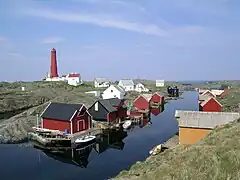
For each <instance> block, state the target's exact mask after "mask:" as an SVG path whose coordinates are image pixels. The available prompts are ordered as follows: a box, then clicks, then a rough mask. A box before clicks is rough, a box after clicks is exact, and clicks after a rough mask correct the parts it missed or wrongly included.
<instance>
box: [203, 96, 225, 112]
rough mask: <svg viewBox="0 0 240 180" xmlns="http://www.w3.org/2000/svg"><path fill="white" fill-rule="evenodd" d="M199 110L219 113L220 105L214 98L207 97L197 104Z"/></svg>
mask: <svg viewBox="0 0 240 180" xmlns="http://www.w3.org/2000/svg"><path fill="white" fill-rule="evenodd" d="M199 110H200V111H204V112H221V111H222V105H221V104H220V102H218V100H216V99H215V98H213V97H209V98H208V99H207V100H205V101H203V102H201V103H200V104H199Z"/></svg>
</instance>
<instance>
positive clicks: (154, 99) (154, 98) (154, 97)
mask: <svg viewBox="0 0 240 180" xmlns="http://www.w3.org/2000/svg"><path fill="white" fill-rule="evenodd" d="M161 100H162V97H161V96H160V95H159V94H153V95H152V98H151V101H152V102H161Z"/></svg>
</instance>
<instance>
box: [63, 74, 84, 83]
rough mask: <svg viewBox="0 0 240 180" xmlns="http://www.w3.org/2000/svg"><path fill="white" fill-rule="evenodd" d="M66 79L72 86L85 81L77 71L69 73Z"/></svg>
mask: <svg viewBox="0 0 240 180" xmlns="http://www.w3.org/2000/svg"><path fill="white" fill-rule="evenodd" d="M66 80H67V82H68V84H69V85H71V86H79V85H81V84H82V83H83V82H82V79H81V76H80V74H77V73H71V74H68V75H67V76H66Z"/></svg>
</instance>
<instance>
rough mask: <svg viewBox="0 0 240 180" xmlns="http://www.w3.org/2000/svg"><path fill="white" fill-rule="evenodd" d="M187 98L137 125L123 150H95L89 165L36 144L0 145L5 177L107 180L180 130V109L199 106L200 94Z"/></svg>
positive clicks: (7, 179) (5, 179)
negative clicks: (49, 153)
mask: <svg viewBox="0 0 240 180" xmlns="http://www.w3.org/2000/svg"><path fill="white" fill-rule="evenodd" d="M183 97H184V99H180V100H175V101H170V102H169V103H167V104H166V105H165V110H164V112H162V113H160V115H158V116H152V118H151V121H152V125H151V126H148V127H144V128H135V129H133V131H131V132H128V136H127V137H126V138H125V139H124V140H123V142H124V147H123V149H122V150H117V149H113V148H109V149H107V150H106V151H104V152H103V153H100V154H98V153H96V152H95V151H94V150H92V152H91V153H90V155H89V158H88V161H89V163H88V165H87V168H81V167H78V166H75V165H72V164H67V163H63V162H61V161H58V160H54V159H53V158H50V157H49V156H47V155H46V154H44V153H43V152H41V151H39V150H36V149H34V148H26V147H25V148H24V147H16V146H15V145H1V146H0V172H1V173H0V179H1V180H15V179H24V180H25V179H26V180H28V179H29V180H55V179H56V180H104V179H108V178H109V177H112V176H115V175H117V174H118V173H119V172H120V171H121V170H123V169H127V168H129V167H130V166H131V165H132V164H134V163H135V162H136V161H141V160H144V159H145V158H147V157H148V152H149V150H151V149H152V147H154V146H155V145H157V144H160V143H163V142H164V141H166V140H168V139H169V138H170V137H171V136H173V135H174V134H175V133H176V132H177V122H176V119H175V118H174V112H175V110H176V109H183V110H197V108H198V104H197V94H196V93H195V92H185V93H184V94H183Z"/></svg>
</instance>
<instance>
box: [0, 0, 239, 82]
mask: <svg viewBox="0 0 240 180" xmlns="http://www.w3.org/2000/svg"><path fill="white" fill-rule="evenodd" d="M239 7H240V1H239V0H201V1H200V0H181V1H179V0H167V1H166V0H148V1H146V0H21V1H19V0H1V1H0V23H1V28H0V61H1V65H0V81H34V80H40V79H42V78H44V77H45V76H46V74H47V73H48V72H49V70H50V51H51V49H52V48H55V49H56V51H57V61H58V72H59V74H60V75H61V74H66V73H71V72H78V73H80V74H81V76H82V79H83V80H92V79H93V78H95V77H106V78H109V79H112V80H117V79H121V78H124V79H127V78H141V79H164V80H177V81H180V80H235V79H239V77H240V71H239V67H240V51H239V48H240V33H239V32H240V18H239V17H240V11H239Z"/></svg>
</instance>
